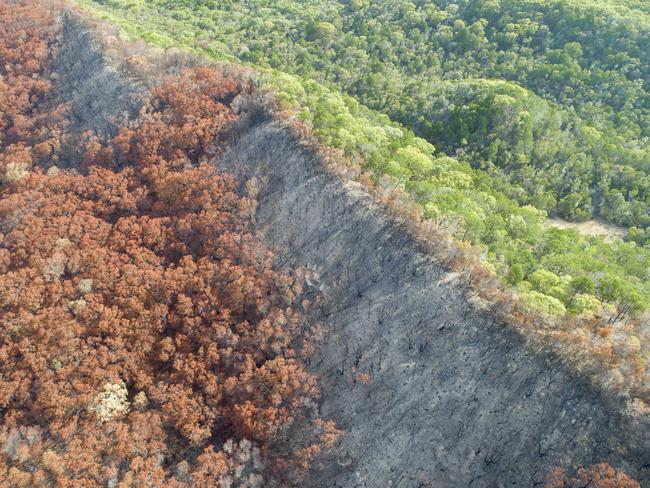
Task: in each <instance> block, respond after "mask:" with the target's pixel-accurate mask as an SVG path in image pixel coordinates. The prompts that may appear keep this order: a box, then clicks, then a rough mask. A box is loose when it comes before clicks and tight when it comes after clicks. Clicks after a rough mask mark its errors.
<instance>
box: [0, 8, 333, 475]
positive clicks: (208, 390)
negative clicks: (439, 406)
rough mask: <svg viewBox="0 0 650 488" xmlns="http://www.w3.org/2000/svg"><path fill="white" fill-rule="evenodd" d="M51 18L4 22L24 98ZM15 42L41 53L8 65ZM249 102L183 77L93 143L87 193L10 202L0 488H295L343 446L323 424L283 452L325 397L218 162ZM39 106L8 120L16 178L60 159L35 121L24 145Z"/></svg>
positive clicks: (40, 177) (208, 79) (292, 308)
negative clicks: (270, 487) (18, 159)
mask: <svg viewBox="0 0 650 488" xmlns="http://www.w3.org/2000/svg"><path fill="white" fill-rule="evenodd" d="M20 8H23V7H20ZM25 12H26V15H27V16H29V15H31V14H30V13H29V9H26V10H25ZM0 15H4V16H6V17H8V18H9V17H11V15H12V14H11V8H9V7H8V6H7V5H6V4H4V3H2V4H0ZM43 17H44V18H43V19H40V20H39V21H40V22H41V24H40V25H41V27H42V28H43V29H44V30H43V31H41V30H39V28H35V29H34V32H31V31H30V32H29V33H25V34H15V35H14V34H12V32H13V31H12V29H14V30H16V29H18V27H11V26H9V27H8V26H7V25H6V24H7V23H0V28H1V29H4V30H7V31H9V33H8V34H6V35H5V34H4V33H3V35H4V37H5V39H4V40H5V41H6V42H5V45H4V46H2V47H1V48H0V57H2V58H3V59H4V60H5V63H6V62H7V61H9V62H10V63H13V66H14V67H13V68H11V67H10V68H6V70H7V71H6V72H7V73H9V74H8V75H6V76H13V77H14V79H13V83H18V81H16V78H15V77H17V76H23V74H22V72H23V71H25V70H28V71H26V73H28V74H33V73H34V72H35V71H34V70H36V69H38V68H37V67H36V66H35V65H34V66H32V65H30V66H31V67H29V68H18V67H16V66H17V65H18V64H23V63H22V61H21V60H23V59H26V58H28V57H29V56H28V55H27V54H25V53H24V52H23V51H29V52H32V51H34V52H36V53H41V52H42V51H43V50H45V49H46V46H47V42H48V41H47V35H49V34H51V32H50V31H49V30H48V29H49V28H48V27H47V25H49V24H48V22H49V21H50V19H49V18H46V17H47V16H45V15H44V16H43ZM26 18H29V17H26ZM35 24H36V25H39V24H38V22H36V21H35ZM41 32H43V36H42V39H41V37H39V35H40V33H41ZM12 35H14V38H15V39H21V38H26V39H31V37H32V36H35V38H36V40H34V41H33V44H34V47H33V48H30V49H27V48H26V47H25V48H24V49H23V51H21V52H20V53H17V54H16V53H13V54H12V52H10V51H11V46H12V44H10V41H11V39H14V38H12V37H11V36H12ZM12 42H14V44H15V43H16V42H17V41H12ZM26 44H27V45H31V44H32V42H31V41H29V42H27V43H26ZM14 47H15V46H14ZM10 56H14V57H13V58H10ZM44 56H45V55H44V54H43V55H41V54H39V55H38V56H36V55H34V56H32V58H33V59H37V60H39V62H40V61H43V60H44V59H45V57H44ZM30 59H31V58H30ZM12 60H13V61H12ZM41 66H42V65H41ZM38 86H41V85H38ZM43 86H44V87H43V88H42V90H43V96H45V95H46V91H47V89H46V88H45V85H43ZM23 89H25V88H23ZM247 89H248V88H247V87H246V86H242V83H240V82H238V81H236V80H233V79H224V78H223V77H222V76H221V75H220V74H219V73H218V72H216V71H214V70H211V69H208V68H199V69H194V70H187V71H185V72H184V73H183V74H182V75H180V76H179V77H176V78H167V79H165V80H164V82H163V83H161V84H160V86H158V87H157V88H155V89H154V90H153V91H152V95H151V99H150V103H149V104H148V105H147V106H146V107H145V108H144V109H143V112H142V114H141V119H140V123H139V125H137V126H132V127H128V128H124V129H122V130H121V131H120V132H119V134H118V135H117V136H116V137H115V138H114V139H113V140H111V141H109V142H108V143H106V144H104V143H101V142H100V141H99V140H97V139H96V138H94V137H92V134H89V135H88V137H87V138H86V144H85V145H86V151H85V154H84V161H85V163H84V167H83V174H78V173H74V172H67V171H62V172H58V173H50V174H47V175H46V174H44V173H43V172H42V171H41V170H40V169H36V170H35V171H31V172H28V173H27V174H26V175H23V177H22V178H20V179H16V180H15V181H10V182H8V183H7V186H6V187H5V189H4V191H3V196H2V200H0V327H1V331H2V334H0V480H3V481H0V486H83V487H92V486H107V484H108V485H109V486H119V487H122V486H124V487H127V486H171V487H182V486H205V487H213V486H242V487H243V486H258V485H259V484H260V483H261V475H263V474H268V472H270V471H271V469H270V468H272V467H273V466H283V468H284V469H285V473H284V474H283V476H284V478H285V479H284V480H283V483H285V484H286V483H288V481H287V479H288V478H290V476H288V475H287V473H288V472H291V471H292V470H297V469H298V468H304V467H305V466H306V465H307V464H308V462H309V460H310V459H311V457H312V456H313V455H315V454H316V453H318V452H319V451H320V449H322V447H324V446H328V445H331V444H332V443H333V442H335V440H336V437H337V435H338V431H336V429H335V428H334V426H333V424H331V423H327V422H323V421H320V420H318V419H316V420H314V421H313V424H312V425H313V432H314V436H315V441H314V443H313V444H311V445H310V444H309V443H303V444H302V445H296V446H295V447H288V445H287V444H286V443H285V442H283V437H282V436H283V434H284V433H286V432H287V430H288V429H289V428H290V427H291V426H292V425H293V424H295V423H296V422H297V421H299V420H301V421H302V422H308V421H309V419H308V418H307V417H308V415H307V413H308V412H307V408H306V406H307V405H309V404H310V400H312V399H313V398H315V397H316V396H317V394H318V389H317V385H316V380H315V378H314V377H313V376H311V375H310V374H308V373H307V372H306V371H305V369H304V367H303V365H302V363H301V362H300V359H299V358H298V357H297V354H296V352H295V350H294V349H293V346H292V345H293V344H294V343H295V342H296V340H297V339H299V333H300V327H301V317H300V314H299V312H298V309H299V306H298V305H297V300H298V299H299V297H298V296H299V294H300V288H299V285H297V284H295V283H294V282H293V279H292V278H290V277H289V276H287V275H284V274H281V273H278V272H275V271H273V270H272V268H271V264H272V262H271V259H272V257H271V255H270V254H269V253H268V252H267V251H265V250H264V249H263V248H262V247H261V246H260V244H259V243H258V241H257V240H256V239H255V238H254V236H252V235H251V234H250V233H249V231H248V227H249V220H250V217H251V210H250V209H251V208H254V205H251V204H250V203H247V200H246V199H245V198H244V197H242V196H240V195H238V194H237V193H236V192H235V182H234V181H233V179H232V178H230V177H228V176H224V175H219V174H217V173H216V172H215V171H214V169H213V168H212V167H211V166H210V165H208V164H207V163H206V158H208V157H210V156H212V155H214V154H215V153H216V152H217V151H218V150H219V147H220V141H221V139H222V138H223V134H224V128H225V127H226V126H227V125H228V124H229V123H231V122H232V121H234V120H235V119H236V115H235V113H234V112H233V110H232V109H231V108H230V103H231V102H232V100H233V99H234V98H235V97H236V96H238V95H239V94H240V93H241V92H242V91H243V90H247ZM16 93H18V92H15V93H14V92H11V94H10V95H11V96H18V95H17V94H16ZM39 93H40V92H39ZM23 96H25V95H23ZM39 96H40V95H39ZM32 98H33V97H28V100H27V101H24V104H23V105H22V106H20V107H22V108H20V107H19V108H17V109H16V110H17V112H16V113H15V114H13V113H12V114H10V115H9V116H8V117H6V118H5V119H3V124H5V125H3V127H2V131H3V133H5V132H6V133H9V134H13V135H11V136H10V138H9V139H7V141H3V144H4V143H5V142H6V143H7V144H9V145H5V146H3V150H4V153H3V157H4V158H5V159H4V161H6V160H7V156H6V155H7V154H10V153H12V154H16V151H17V149H16V148H15V147H20V148H22V149H24V151H25V154H30V153H31V154H32V157H33V154H35V153H39V154H40V153H41V152H42V153H46V152H47V151H45V150H44V149H43V148H41V147H37V146H39V145H40V144H42V142H43V138H42V137H40V136H38V137H37V136H36V135H34V134H36V133H37V132H38V130H37V129H38V127H40V125H39V123H38V122H34V120H32V119H30V120H29V121H23V122H21V124H22V125H21V127H27V129H25V131H24V132H20V131H18V129H17V128H16V127H17V120H22V119H20V117H19V115H20V113H19V112H20V111H22V112H24V113H28V112H29V111H30V110H33V105H30V103H31V100H32ZM0 103H5V100H4V99H3V101H2V102H0ZM17 107H18V106H17ZM14 146H15V147H14ZM12 147H13V149H11V148H12ZM12 151H13V152H12ZM25 158H26V159H28V156H25ZM30 165H31V163H30ZM30 169H31V168H30ZM265 467H268V468H269V469H266V468H265ZM268 482H269V481H268V480H267V483H268Z"/></svg>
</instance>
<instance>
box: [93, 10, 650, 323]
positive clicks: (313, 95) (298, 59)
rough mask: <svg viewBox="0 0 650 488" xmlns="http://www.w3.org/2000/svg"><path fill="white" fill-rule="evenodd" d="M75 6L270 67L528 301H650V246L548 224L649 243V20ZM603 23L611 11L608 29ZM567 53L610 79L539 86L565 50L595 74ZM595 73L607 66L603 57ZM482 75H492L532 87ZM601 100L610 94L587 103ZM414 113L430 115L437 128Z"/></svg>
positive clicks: (314, 117)
mask: <svg viewBox="0 0 650 488" xmlns="http://www.w3.org/2000/svg"><path fill="white" fill-rule="evenodd" d="M80 3H82V4H85V5H92V6H93V8H95V9H96V11H97V9H99V11H100V12H103V15H104V16H106V17H108V18H110V19H111V20H112V21H114V22H116V23H119V24H120V25H122V26H123V27H124V29H125V30H124V34H125V35H134V36H140V37H143V38H144V39H146V40H148V41H150V42H152V43H154V44H158V45H162V46H171V45H180V46H186V47H189V48H192V49H196V50H200V51H201V52H204V53H208V54H210V55H212V56H215V57H220V58H223V57H225V58H228V59H238V60H243V61H245V62H249V63H252V64H255V65H257V66H259V67H261V69H265V68H264V67H271V68H272V69H270V70H267V71H266V73H267V75H266V76H267V79H269V80H270V81H271V82H272V83H273V84H275V85H276V86H277V87H278V90H279V96H280V98H281V99H284V100H287V101H289V102H292V103H297V104H299V105H301V106H302V107H303V110H302V112H301V115H300V116H301V117H302V118H303V119H305V120H307V121H309V122H310V123H312V124H313V126H314V129H315V131H316V132H317V133H318V134H319V135H320V136H321V137H322V139H323V140H324V142H326V143H327V144H330V145H333V146H335V147H339V148H342V149H344V150H346V152H348V153H349V154H360V155H361V156H362V157H363V159H364V161H365V162H366V165H367V167H368V168H370V169H371V170H373V171H374V172H375V174H376V175H377V178H378V179H380V176H381V175H385V176H384V180H383V181H384V183H386V184H388V185H392V184H398V185H402V186H404V187H405V188H406V189H407V190H408V191H409V192H411V193H412V194H413V195H414V197H415V198H416V200H417V201H418V202H420V203H421V204H422V206H423V207H424V211H425V215H426V217H428V218H430V219H434V220H435V221H436V222H437V224H438V225H439V226H441V227H443V228H444V229H446V230H448V231H450V232H452V233H453V234H454V235H455V236H456V237H457V238H458V239H459V240H465V241H469V242H471V243H472V244H474V245H477V246H479V248H481V249H482V250H483V252H484V258H485V260H486V261H487V262H489V263H491V266H493V268H494V270H495V271H496V273H497V274H499V275H500V276H503V277H504V278H505V279H506V280H507V281H508V282H509V283H511V284H512V285H514V286H516V287H517V288H518V290H519V292H520V295H521V297H522V298H523V299H524V300H525V301H526V302H527V303H528V304H529V306H530V308H531V309H533V310H536V311H541V312H543V313H549V314H554V315H558V314H560V315H561V314H564V313H566V312H569V313H571V314H587V315H590V314H594V313H596V314H598V313H602V312H603V304H604V305H605V310H604V311H605V312H606V313H608V314H610V313H611V314H612V315H613V317H614V318H617V317H622V316H630V315H632V316H634V315H637V314H639V313H640V312H641V311H643V310H645V309H647V308H648V305H649V304H650V285H649V278H650V277H649V276H648V272H649V271H648V270H649V269H650V268H649V266H648V264H650V251H649V250H647V249H644V248H643V247H641V246H640V245H636V244H635V242H621V241H620V240H619V241H616V242H613V243H609V242H607V241H606V240H605V239H603V238H600V237H586V236H581V235H579V234H578V233H577V232H575V231H570V230H559V229H555V228H549V226H548V225H546V223H545V217H546V211H549V212H551V213H554V212H558V213H560V214H561V215H564V216H565V217H567V218H572V219H585V218H589V217H590V216H591V215H592V213H593V212H594V211H596V214H598V215H601V216H602V217H603V218H608V219H610V220H614V221H617V222H619V223H620V224H622V225H627V226H632V227H631V228H630V232H629V234H630V238H631V241H637V242H638V243H639V244H643V243H645V242H646V238H645V230H644V229H645V226H647V223H648V222H647V218H648V206H647V198H648V193H647V182H648V177H647V175H646V171H647V168H646V167H645V166H644V164H645V163H644V161H645V162H647V147H646V145H645V142H644V141H645V139H644V138H645V137H646V135H645V134H646V132H647V127H646V126H645V125H644V124H646V122H645V121H646V114H647V110H648V108H647V107H648V105H647V104H646V102H645V100H647V96H646V95H645V89H646V88H645V86H644V85H643V83H642V82H641V80H642V78H643V76H645V75H644V74H643V73H646V71H645V70H646V66H647V61H646V60H645V58H643V56H641V53H642V52H643V48H644V46H646V45H647V43H648V39H650V36H648V35H646V34H645V33H646V31H647V29H646V27H647V15H646V13H645V12H639V13H638V14H637V13H635V12H632V11H628V10H626V8H623V7H621V8H618V9H614V8H613V7H611V6H609V5H608V4H606V3H602V2H600V3H598V4H589V5H586V6H584V7H581V6H579V5H577V3H575V2H570V1H568V0H565V1H563V2H557V1H556V2H525V3H524V4H523V6H521V7H518V5H521V4H522V3H521V2H506V1H503V2H501V4H499V2H491V3H490V2H487V3H486V2H467V3H466V4H463V6H462V7H459V6H458V5H454V4H449V5H446V4H447V2H442V3H441V2H426V3H422V2H407V1H399V2H393V1H391V2H383V1H380V2H364V1H354V2H334V1H330V2H291V1H281V2H262V1H260V2H230V1H227V2H219V1H211V2H198V1H193V0H185V1H182V2H173V3H171V2H165V1H162V0H151V1H146V2H145V1H140V2H135V1H130V0H103V1H101V2H86V1H81V2H80ZM443 3H444V5H443ZM574 3H575V5H574ZM99 4H101V5H99ZM488 4H489V5H492V6H491V7H490V6H489V5H488ZM499 5H501V6H500V7H499ZM630 5H632V4H630ZM102 6H103V7H102ZM102 8H103V10H102ZM480 9H483V10H480ZM558 9H559V10H558ZM479 10H480V11H479ZM251 12H254V14H252V13H251ZM557 12H560V13H557ZM617 12H618V13H617ZM621 12H622V13H621ZM604 15H609V16H614V17H613V18H616V19H619V20H617V21H616V22H615V23H613V24H611V23H609V22H602V21H601V20H599V19H600V18H601V17H602V16H604ZM547 17H548V21H547V20H544V25H541V24H540V22H541V20H540V19H541V18H543V19H546V18H547ZM463 19H464V20H463ZM551 20H552V22H551ZM628 21H629V22H628ZM590 22H593V27H590V29H592V30H593V29H596V28H597V29H600V30H597V31H592V30H590V31H589V32H591V34H590V35H591V36H592V37H594V38H599V39H600V37H602V36H604V37H605V38H606V39H610V40H612V39H616V42H615V44H614V45H613V46H612V47H611V48H607V49H610V50H611V51H612V52H611V53H609V54H608V53H604V52H601V51H602V50H603V49H605V47H603V48H602V49H601V51H595V50H594V48H592V47H580V46H576V45H575V43H576V42H578V41H579V40H580V39H582V40H583V42H584V43H585V45H586V44H587V42H586V41H584V36H586V35H587V33H586V32H587V31H585V30H584V29H583V27H584V26H585V25H591V24H590ZM547 24H548V25H547ZM565 24H568V25H565ZM612 25H613V26H614V27H612ZM569 27H570V28H569ZM538 31H539V32H538ZM601 31H602V32H601ZM619 31H620V32H619ZM628 31H629V32H628ZM536 32H537V34H535V33H536ZM540 36H542V37H540ZM576 36H577V37H580V39H578V41H576V40H574V38H576ZM540 39H541V40H544V42H542V43H538V41H540ZM589 39H591V37H589ZM612 42H614V41H612ZM644 43H645V44H644ZM533 46H535V47H534V48H533ZM558 50H559V51H560V52H555V53H554V51H558ZM565 51H566V52H565ZM619 51H620V52H621V53H623V54H620V56H618V58H621V59H620V60H619V61H616V59H618V58H617V53H619ZM569 53H571V55H572V56H573V58H571V59H574V58H576V57H579V58H580V62H581V63H582V64H583V65H585V66H587V65H588V66H591V65H592V64H594V63H597V60H598V59H601V58H604V57H607V56H610V55H611V56H613V57H614V58H616V59H614V58H612V59H611V60H610V61H607V63H609V64H606V65H603V66H601V68H598V69H601V71H603V73H604V74H601V75H599V76H601V78H602V77H604V78H606V79H607V80H611V85H607V86H604V85H603V83H604V82H602V81H597V79H598V80H600V79H601V78H597V79H596V78H593V79H592V78H590V77H589V76H588V74H585V73H582V71H580V73H581V75H580V79H578V78H576V77H577V76H578V75H576V74H574V73H573V72H572V71H568V72H564V71H561V70H560V71H561V74H562V76H560V75H558V76H555V74H554V75H553V76H554V77H552V78H551V79H549V80H547V81H544V80H546V78H545V75H543V74H541V73H542V72H545V71H549V70H551V73H552V74H553V73H555V71H557V70H554V68H553V66H554V63H555V64H558V63H560V62H561V61H562V60H564V61H566V63H569V64H570V65H571V66H572V67H573V68H574V70H578V67H580V69H581V70H583V71H584V70H586V69H587V68H586V67H582V65H580V64H579V63H577V64H576V62H573V64H571V63H570V61H571V59H565V58H566V56H568V55H569ZM581 53H582V54H581ZM625 53H629V54H625ZM626 56H627V57H626ZM635 56H636V57H635ZM583 58H584V59H583ZM628 58H629V59H628ZM564 61H562V62H564ZM599 62H600V63H601V64H603V63H605V61H599ZM628 65H629V66H628ZM598 66H600V64H598ZM552 68H553V69H552ZM280 69H281V70H284V71H288V72H291V73H296V74H297V75H299V76H292V75H289V74H286V73H284V72H281V71H279V70H280ZM557 69H559V67H558V68H557ZM593 70H594V73H596V72H598V73H600V71H598V70H597V69H596V65H594V66H593ZM531 73H537V74H536V75H535V76H533V74H531ZM477 76H481V77H488V76H490V77H495V76H500V77H502V78H505V79H506V80H514V81H516V82H517V83H520V84H522V85H524V86H526V87H528V89H527V88H523V87H521V86H518V85H516V84H514V83H513V82H511V81H486V80H484V79H477V78H475V77H477ZM314 80H319V81H321V82H322V83H323V84H320V83H318V82H317V81H314ZM590 80H591V81H590ZM589 83H590V84H589ZM608 83H609V81H608ZM585 84H589V86H590V87H591V88H592V89H591V90H586V89H584V88H583V85H585ZM326 85H327V86H329V87H330V88H327V87H326ZM574 85H575V86H574ZM334 87H336V88H337V89H338V88H341V89H343V90H344V91H345V92H347V93H349V94H351V95H353V96H354V97H355V98H352V97H351V96H350V95H347V94H342V93H340V92H338V91H336V90H335V89H333V88H334ZM562 87H564V88H562ZM621 87H624V88H625V90H624V91H625V93H628V92H630V90H632V91H633V92H634V94H635V95H634V96H632V95H630V96H627V95H625V97H624V98H625V100H629V104H631V106H630V109H629V112H630V114H629V115H628V118H629V120H628V121H627V122H625V123H623V122H622V121H621V120H619V119H621V117H622V116H623V115H622V114H621V111H620V110H618V109H619V108H621V107H619V106H618V105H617V104H618V103H619V102H620V101H621V99H620V93H619V92H620V91H621V90H623V88H621ZM531 90H536V91H537V93H534V92H533V91H531ZM571 93H580V94H581V97H582V98H580V97H575V96H571ZM630 93H631V92H630ZM599 94H601V95H602V98H603V100H601V101H599V102H598V103H596V102H595V101H594V99H595V97H597V96H598V95H599ZM617 94H618V95H617ZM617 97H618V98H617ZM357 100H359V101H361V102H363V103H365V104H367V105H369V106H371V107H374V108H376V109H378V110H381V111H382V112H385V113H387V114H390V115H393V116H395V117H396V118H398V119H400V120H402V121H403V122H405V123H406V124H408V125H409V126H411V127H412V128H414V129H415V130H416V131H418V132H419V133H420V134H422V135H424V136H426V137H428V138H429V141H430V142H433V143H434V144H436V145H438V147H439V148H442V149H443V150H444V151H445V152H446V153H448V155H445V154H444V153H439V154H438V155H437V156H434V155H433V152H434V147H433V146H432V145H431V144H430V142H427V141H425V140H424V139H420V138H418V137H415V135H414V133H413V132H411V131H410V130H408V129H406V128H405V127H404V126H402V125H399V124H396V123H394V122H391V120H390V119H389V118H388V117H386V116H385V115H384V114H380V113H378V112H376V111H372V110H369V109H367V108H365V107H364V105H361V104H359V102H358V101H357ZM612 107H615V108H616V110H614V108H612ZM626 110H627V109H626ZM610 112H611V113H610ZM625 113H627V112H625ZM422 114H425V115H426V116H427V117H428V115H429V114H435V120H433V119H431V120H429V119H427V117H425V116H423V115H422ZM463 141H464V142H463ZM610 153H611V154H610ZM613 153H616V155H614V154H613ZM606 155H608V156H607V157H606V158H605V156H606ZM451 156H453V157H451ZM386 176H390V177H391V178H392V179H389V180H386V179H385V177H386ZM393 182H394V183H393ZM634 226H636V227H634Z"/></svg>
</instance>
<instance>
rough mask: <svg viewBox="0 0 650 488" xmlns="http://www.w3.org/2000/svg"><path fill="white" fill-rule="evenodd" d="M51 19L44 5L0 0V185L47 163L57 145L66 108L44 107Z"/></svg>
mask: <svg viewBox="0 0 650 488" xmlns="http://www.w3.org/2000/svg"><path fill="white" fill-rule="evenodd" d="M43 7H45V8H43ZM55 20H56V19H55V17H54V15H53V13H52V9H51V8H47V7H46V6H41V8H38V7H37V8H34V5H33V2H29V1H27V0H21V1H16V2H6V1H0V134H2V136H1V137H0V183H2V182H7V181H12V180H15V179H19V178H21V177H24V175H25V174H26V173H27V172H28V171H29V170H30V169H31V167H32V166H33V165H36V164H42V163H44V162H46V161H49V162H50V163H51V162H52V161H53V158H55V157H56V156H55V151H56V150H58V149H59V148H60V146H61V136H62V124H63V119H62V113H63V109H64V107H63V106H49V107H47V106H46V101H47V97H48V94H49V93H50V90H51V88H52V83H51V81H50V79H49V73H48V68H49V59H50V54H51V51H52V49H53V46H54V39H55V36H54V34H55V29H56V22H55Z"/></svg>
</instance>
